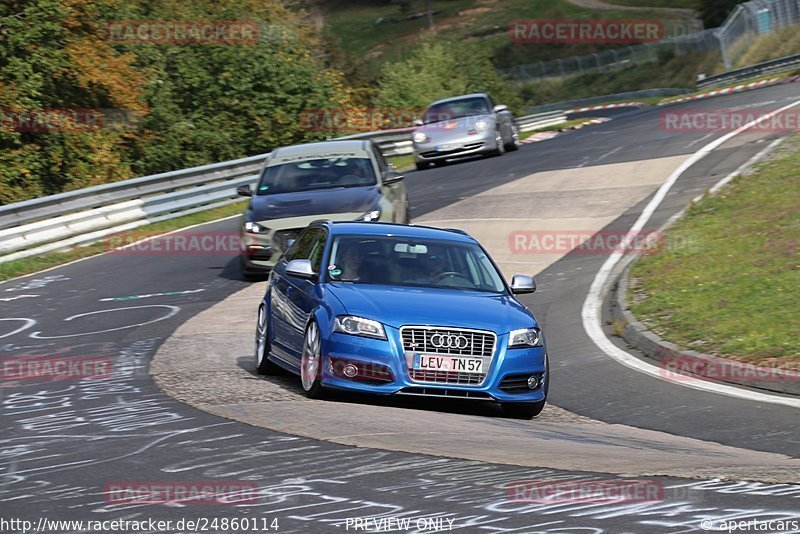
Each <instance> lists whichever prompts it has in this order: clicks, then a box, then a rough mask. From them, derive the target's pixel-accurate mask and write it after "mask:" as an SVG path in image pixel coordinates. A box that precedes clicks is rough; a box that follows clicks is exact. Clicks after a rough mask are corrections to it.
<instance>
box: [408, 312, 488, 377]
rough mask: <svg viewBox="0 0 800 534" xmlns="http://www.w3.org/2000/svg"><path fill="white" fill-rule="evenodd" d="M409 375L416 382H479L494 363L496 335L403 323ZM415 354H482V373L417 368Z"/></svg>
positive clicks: (462, 329) (486, 332) (473, 355)
mask: <svg viewBox="0 0 800 534" xmlns="http://www.w3.org/2000/svg"><path fill="white" fill-rule="evenodd" d="M400 336H401V338H402V340H403V352H404V353H405V355H406V363H407V366H408V376H409V377H410V378H411V380H413V381H415V382H427V383H435V384H452V385H462V386H479V385H481V384H482V383H483V381H484V380H485V379H486V373H487V371H488V369H489V366H490V364H491V363H492V356H493V355H494V350H495V345H496V344H497V336H496V335H495V334H494V332H488V331H485V330H471V329H466V328H445V327H434V326H404V327H402V328H400ZM414 354H441V355H444V356H455V357H471V358H481V359H482V360H483V372H482V373H464V372H456V371H439V370H430V369H414Z"/></svg>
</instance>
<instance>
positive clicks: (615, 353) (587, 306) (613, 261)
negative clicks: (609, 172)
mask: <svg viewBox="0 0 800 534" xmlns="http://www.w3.org/2000/svg"><path fill="white" fill-rule="evenodd" d="M798 104H800V100H796V101H794V102H792V103H791V104H789V105H786V106H784V107H782V108H780V109H777V110H775V111H772V112H770V113H767V114H765V115H762V116H760V117H759V118H758V119H756V120H753V121H751V122H748V123H747V124H745V125H744V126H742V127H740V128H737V129H736V130H734V131H732V132H729V133H727V134H725V135H723V136H722V137H720V138H718V139H715V140H714V141H712V142H710V143H708V144H707V145H705V146H703V148H701V149H700V150H698V151H697V152H695V153H694V154H692V155H691V156H689V158H687V159H686V161H684V162H683V163H682V164H681V165H680V166H679V167H678V168H677V169H675V171H674V172H673V173H672V174H671V175H670V176H669V178H667V181H666V182H664V184H662V185H661V187H659V188H658V191H656V194H655V195H654V196H653V198H652V199H651V200H650V202H649V203H648V204H647V206H645V208H644V210H643V211H642V213H641V215H639V218H638V219H637V220H636V222H635V223H634V224H633V226H631V229H630V231H629V232H628V234H629V236H630V235H634V234H636V232H638V231H640V230H642V228H644V225H645V224H647V222H648V221H649V220H650V218H651V217H652V216H653V213H655V211H656V209H657V208H658V206H659V205H660V204H661V202H662V201H663V200H664V197H666V195H667V193H668V192H669V190H670V189H671V188H672V186H673V185H674V184H675V182H676V181H677V180H678V178H680V176H681V175H682V174H683V173H684V172H686V170H688V169H689V168H690V167H691V166H692V165H694V164H695V163H697V162H698V161H700V160H701V159H703V158H704V157H706V156H707V155H708V154H709V153H711V151H713V150H715V149H716V148H718V147H719V146H720V145H722V144H723V143H725V142H727V141H728V140H730V139H732V138H733V137H735V136H737V135H739V134H740V133H742V132H744V131H747V130H749V129H750V128H752V127H753V126H755V125H756V124H757V123H758V121H759V120H762V119H763V118H770V117H772V116H774V115H777V114H778V113H781V112H783V111H785V110H787V109H789V108H793V107H795V106H797V105H798ZM725 179H727V177H726V178H723V180H725ZM626 241H630V237H628V238H626ZM620 256H621V255H620V254H612V255H610V256H609V257H608V258H607V259H606V261H605V262H604V263H603V265H602V266H601V267H600V270H599V271H598V272H597V274H596V275H595V278H594V280H593V281H592V285H591V287H590V288H589V293H588V294H587V295H586V300H585V301H584V302H583V309H582V310H581V319H582V322H583V328H584V330H585V331H586V334H587V335H588V336H589V337H590V338H591V339H592V341H594V344H595V345H597V346H598V348H600V350H602V351H603V352H605V353H606V354H607V355H608V356H609V357H610V358H611V359H613V360H615V361H617V362H618V363H620V364H622V365H625V366H626V367H629V368H631V369H634V370H636V371H639V372H641V373H644V374H647V375H650V376H652V377H654V378H657V379H659V380H663V381H665V382H671V383H673V384H676V385H680V386H684V387H689V388H692V389H698V390H701V391H707V392H711V393H718V394H721V395H727V396H730V397H736V398H740V399H747V400H754V401H760V402H768V403H771V404H782V405H784V406H791V407H793V408H800V399H797V398H788V397H781V396H778V395H770V394H767V393H760V392H757V391H751V390H745V389H741V388H739V387H735V386H729V385H725V384H717V383H714V382H705V381H696V382H692V383H687V382H675V381H674V380H669V379H667V378H665V377H664V376H662V374H663V373H662V369H661V368H660V367H658V366H656V365H652V364H650V363H647V362H644V361H642V360H640V359H639V358H636V357H635V356H633V355H632V354H630V353H628V352H626V351H624V350H622V349H621V348H619V347H617V346H616V345H614V343H612V342H611V340H609V339H608V337H606V334H605V332H604V331H603V327H602V326H601V324H602V323H601V311H602V306H603V300H604V299H603V292H604V288H605V286H606V284H607V282H608V280H609V278H610V277H611V272H612V270H613V269H614V267H615V266H616V265H617V263H619V261H620V259H621V258H620Z"/></svg>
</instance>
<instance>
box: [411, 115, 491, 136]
mask: <svg viewBox="0 0 800 534" xmlns="http://www.w3.org/2000/svg"><path fill="white" fill-rule="evenodd" d="M479 120H484V121H486V122H487V123H488V124H487V129H491V130H494V120H495V117H494V115H493V114H491V113H488V114H486V115H470V116H469V117H461V118H458V119H452V120H447V121H440V122H434V123H431V124H425V125H423V126H420V127H419V128H417V129H416V130H414V133H417V132H422V133H424V134H425V135H427V136H428V137H429V138H430V139H431V141H437V140H442V139H450V138H453V137H464V136H467V135H469V133H468V132H469V131H470V130H472V129H473V128H475V123H476V122H478V121H479ZM484 131H485V130H484Z"/></svg>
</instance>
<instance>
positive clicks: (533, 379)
mask: <svg viewBox="0 0 800 534" xmlns="http://www.w3.org/2000/svg"><path fill="white" fill-rule="evenodd" d="M537 387H539V378H538V377H537V376H536V375H531V376H530V377H528V389H536V388H537Z"/></svg>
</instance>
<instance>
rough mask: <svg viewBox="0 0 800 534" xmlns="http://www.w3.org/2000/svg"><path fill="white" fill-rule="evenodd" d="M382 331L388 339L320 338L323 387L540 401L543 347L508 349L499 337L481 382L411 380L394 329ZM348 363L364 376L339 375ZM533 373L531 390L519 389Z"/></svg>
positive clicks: (543, 380) (543, 382)
mask: <svg viewBox="0 0 800 534" xmlns="http://www.w3.org/2000/svg"><path fill="white" fill-rule="evenodd" d="M385 329H386V335H387V338H388V339H387V340H377V339H369V338H364V337H358V336H351V335H348V334H341V333H332V334H330V336H329V337H327V339H324V340H323V344H322V350H323V356H324V361H323V369H322V385H324V386H325V387H329V388H334V389H341V390H349V391H358V392H362V393H372V394H377V395H421V396H427V397H448V398H467V399H476V400H488V401H497V402H537V401H541V400H544V399H545V396H546V395H545V391H546V381H547V380H549V377H547V376H546V365H547V364H546V357H545V348H544V347H535V348H526V349H507V348H506V344H507V342H508V334H504V335H498V336H497V345H496V347H495V351H494V355H493V356H492V358H491V363H490V364H489V367H488V370H487V372H486V376H485V378H484V379H483V381H482V382H481V383H480V384H476V385H466V384H455V383H443V382H430V381H425V382H423V381H417V380H413V379H412V378H411V373H410V371H409V368H408V364H407V358H406V353H405V351H404V350H403V345H402V341H401V337H400V332H399V330H397V329H395V328H392V327H389V326H385ZM347 362H350V363H354V364H355V365H356V367H360V368H361V369H364V370H367V374H368V375H369V376H368V377H364V376H359V377H356V378H347V377H346V376H343V373H342V371H341V370H342V366H343V365H344V364H345V363H347ZM387 370H388V371H389V373H388V376H387V372H386V371H387ZM534 374H535V375H537V376H539V377H540V379H541V380H540V384H539V386H538V387H537V388H536V389H533V390H530V389H528V388H527V387H520V385H521V384H524V383H525V381H526V380H527V378H528V377H529V376H530V375H534Z"/></svg>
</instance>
